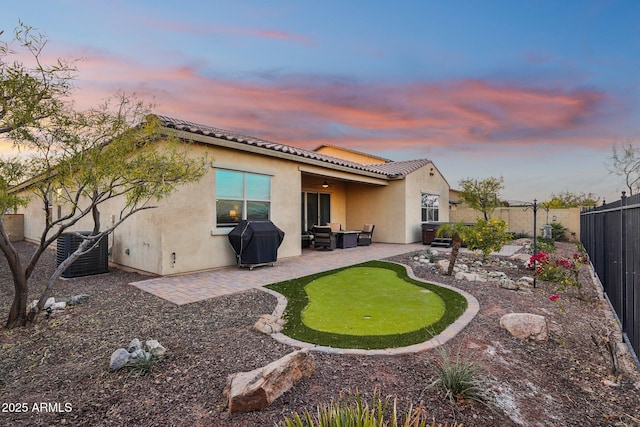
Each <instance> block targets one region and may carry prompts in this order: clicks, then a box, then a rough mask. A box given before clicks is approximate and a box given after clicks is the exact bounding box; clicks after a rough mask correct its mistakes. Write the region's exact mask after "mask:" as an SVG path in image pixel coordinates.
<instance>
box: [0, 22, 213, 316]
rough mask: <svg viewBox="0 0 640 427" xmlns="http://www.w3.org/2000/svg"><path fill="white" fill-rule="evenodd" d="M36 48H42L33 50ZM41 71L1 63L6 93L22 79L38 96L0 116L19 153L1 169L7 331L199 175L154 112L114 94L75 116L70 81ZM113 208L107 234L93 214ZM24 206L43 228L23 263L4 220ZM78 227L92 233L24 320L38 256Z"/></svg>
mask: <svg viewBox="0 0 640 427" xmlns="http://www.w3.org/2000/svg"><path fill="white" fill-rule="evenodd" d="M21 34H24V33H19V32H18V31H17V32H16V40H18V41H20V42H21V43H22V44H23V45H26V46H30V49H32V50H30V51H31V52H32V53H33V52H35V53H37V55H39V54H40V52H41V51H42V48H43V47H44V44H45V42H44V41H43V38H42V37H40V36H38V37H31V38H29V39H28V40H27V41H24V40H23V39H21V38H20V37H22V36H23V35H21ZM27 34H29V33H28V32H27ZM36 41H38V42H37V43H39V44H30V43H36ZM5 52H9V50H5ZM36 62H37V63H38V64H39V61H36ZM12 67H13V68H12ZM37 68H38V69H39V70H41V73H40V74H38V73H31V74H29V73H13V72H12V71H11V70H12V69H25V67H24V66H21V65H20V64H17V63H14V65H13V66H7V65H6V64H5V63H4V62H3V63H2V73H1V74H0V75H1V76H2V78H3V81H2V84H3V87H5V84H4V81H5V80H7V81H8V83H7V86H12V85H15V87H19V86H20V82H19V80H20V79H23V80H24V81H26V82H27V83H29V84H31V85H33V86H34V87H40V88H42V90H41V91H40V92H38V91H29V90H28V91H24V92H22V91H14V92H11V93H10V96H5V98H4V101H3V106H2V108H3V110H2V116H1V117H0V119H2V120H3V122H2V128H3V130H4V132H5V135H6V136H7V137H8V138H9V139H10V140H11V141H13V143H14V147H15V148H16V149H17V150H20V151H21V154H22V155H21V156H17V157H13V158H8V159H2V160H1V161H0V209H1V211H0V250H1V251H2V253H3V254H4V256H5V258H6V259H7V262H8V264H9V269H10V270H11V274H12V277H13V283H14V299H13V302H12V305H11V308H10V310H9V315H8V318H7V322H6V327H9V328H10V327H16V326H22V325H26V324H27V323H28V322H29V321H30V320H33V318H34V317H35V315H37V313H38V312H39V311H41V310H42V308H43V306H44V303H45V301H46V299H47V297H48V294H49V292H50V290H51V287H52V286H53V284H54V283H55V281H56V280H57V279H58V278H59V277H60V275H61V273H62V272H63V271H64V270H65V269H66V268H67V267H68V266H69V265H71V264H72V263H73V262H74V261H75V260H76V259H77V258H78V257H80V256H81V255H83V254H84V253H87V252H88V251H90V250H91V249H92V248H93V247H94V246H95V245H96V244H97V243H98V242H99V240H100V239H101V238H103V237H105V236H107V235H109V234H110V233H111V232H113V230H115V229H116V228H117V227H118V226H119V225H120V224H122V223H123V222H124V221H125V220H126V219H128V218H130V217H131V216H132V215H134V214H136V213H137V212H140V211H142V210H145V209H151V208H154V207H155V205H153V201H155V200H159V199H161V198H162V197H165V196H167V195H169V194H170V193H171V192H173V191H174V190H175V189H176V188H177V187H178V186H180V185H182V184H185V183H189V182H193V181H195V180H198V179H200V177H202V175H203V174H204V159H202V158H190V157H188V156H187V153H186V151H185V147H184V145H183V144H181V143H179V142H178V141H177V140H175V139H174V138H173V137H172V136H171V135H170V134H167V133H165V132H163V128H162V126H161V125H160V122H159V119H158V118H157V117H155V116H153V115H150V114H149V111H150V108H151V106H150V105H147V104H145V103H143V102H141V101H138V100H136V99H135V98H133V97H128V96H126V95H124V94H118V95H116V96H114V97H112V98H110V99H108V100H107V101H105V103H104V104H102V105H101V106H99V107H97V108H93V109H91V110H88V111H84V112H78V111H75V110H73V109H71V108H70V107H69V106H68V105H67V104H65V103H64V102H63V101H62V99H61V97H63V96H65V95H66V94H67V93H68V92H66V91H65V90H63V89H64V87H62V88H61V87H59V85H60V84H62V85H63V86H65V87H68V84H69V81H68V80H64V82H62V83H60V82H58V83H52V82H53V81H54V80H55V79H54V78H52V77H51V74H48V72H46V71H42V70H45V67H42V66H41V65H38V66H37ZM43 73H44V74H43ZM43 91H44V92H47V91H48V92H47V93H46V94H43ZM6 93H8V92H5V94H6ZM25 106H28V108H27V107H25ZM27 194H28V196H27ZM114 199H115V200H117V201H118V203H119V206H121V210H120V212H119V216H118V217H117V218H115V219H114V220H113V221H112V223H111V225H107V226H104V224H103V223H102V222H101V221H100V209H99V208H100V206H101V205H102V204H104V203H105V202H107V201H110V200H114ZM30 202H31V203H41V206H42V208H43V211H44V216H45V223H44V224H43V231H42V233H41V235H40V238H39V240H38V242H37V246H36V248H35V250H34V252H33V253H32V254H31V256H30V257H29V259H26V260H22V259H21V258H20V256H19V254H18V251H17V250H16V248H15V247H14V245H13V244H12V243H11V241H10V240H9V236H8V234H7V232H6V230H5V228H4V221H3V220H4V215H5V212H6V211H7V210H8V209H15V208H16V207H18V206H21V205H26V204H27V203H30ZM54 205H60V206H64V214H62V215H60V216H59V217H56V218H54V215H53V213H52V207H53V206H54ZM84 218H87V219H88V220H90V221H92V223H93V230H92V232H90V233H88V234H81V233H77V235H78V236H80V237H81V238H82V239H83V241H82V243H81V244H80V246H79V248H78V249H77V250H76V251H75V252H74V253H72V254H71V255H70V256H69V257H68V258H67V259H66V260H65V261H64V262H62V263H61V264H60V266H58V268H57V269H56V270H55V271H54V272H53V273H52V274H51V276H50V277H49V278H48V280H47V283H46V284H45V286H44V288H43V290H42V293H41V295H40V296H39V300H38V304H37V307H36V308H35V309H34V310H33V311H32V312H31V313H27V300H28V281H29V277H30V276H31V274H32V272H33V271H34V268H35V267H36V265H37V263H38V261H39V259H40V257H41V255H42V254H43V253H44V251H45V250H46V248H47V247H49V246H50V245H51V244H52V243H53V242H54V241H56V240H57V238H58V237H60V235H62V233H63V232H65V231H73V230H74V229H75V227H76V226H77V225H78V224H79V222H80V221H81V220H82V219H84Z"/></svg>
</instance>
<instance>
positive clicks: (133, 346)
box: [128, 338, 142, 353]
mask: <svg viewBox="0 0 640 427" xmlns="http://www.w3.org/2000/svg"><path fill="white" fill-rule="evenodd" d="M140 349H142V343H141V342H140V340H139V339H138V338H134V339H132V340H131V342H130V343H129V348H128V351H129V353H133V352H135V351H136V350H140Z"/></svg>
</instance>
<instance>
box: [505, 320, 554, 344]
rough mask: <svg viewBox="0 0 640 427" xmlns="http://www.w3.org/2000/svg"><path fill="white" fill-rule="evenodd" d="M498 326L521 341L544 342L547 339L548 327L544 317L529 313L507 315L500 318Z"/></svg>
mask: <svg viewBox="0 0 640 427" xmlns="http://www.w3.org/2000/svg"><path fill="white" fill-rule="evenodd" d="M500 326H501V327H502V328H504V329H506V330H507V331H509V333H510V334H511V335H513V336H514V337H516V338H520V339H523V340H532V341H536V342H545V341H547V339H548V338H549V326H548V325H547V319H546V318H545V317H544V316H540V315H537V314H531V313H509V314H505V315H504V316H502V318H501V319H500Z"/></svg>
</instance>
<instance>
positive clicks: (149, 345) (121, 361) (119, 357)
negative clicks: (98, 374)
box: [109, 338, 167, 371]
mask: <svg viewBox="0 0 640 427" xmlns="http://www.w3.org/2000/svg"><path fill="white" fill-rule="evenodd" d="M166 352H167V349H166V348H164V347H163V346H162V344H160V343H159V342H158V341H157V340H147V341H146V342H145V345H144V347H143V346H142V343H141V342H140V340H139V339H138V338H134V339H132V340H131V342H130V343H129V347H127V348H119V349H117V350H116V351H114V352H113V353H112V354H111V363H110V364H109V368H111V370H112V371H117V370H118V369H121V368H124V367H125V366H139V365H141V364H147V363H148V362H155V361H158V360H161V359H162V358H163V357H164V356H165V353H166Z"/></svg>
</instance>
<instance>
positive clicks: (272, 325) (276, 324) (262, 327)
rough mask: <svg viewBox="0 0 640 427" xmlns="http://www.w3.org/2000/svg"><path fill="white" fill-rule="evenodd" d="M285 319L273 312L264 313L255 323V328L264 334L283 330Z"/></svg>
mask: <svg viewBox="0 0 640 427" xmlns="http://www.w3.org/2000/svg"><path fill="white" fill-rule="evenodd" d="M284 324H285V321H284V319H281V318H279V317H276V316H274V315H272V314H263V315H262V316H260V318H259V319H258V321H257V322H256V323H255V324H254V325H253V329H254V330H256V331H258V332H262V333H263V334H267V335H271V334H276V333H278V332H280V331H282V327H283V326H284Z"/></svg>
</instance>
